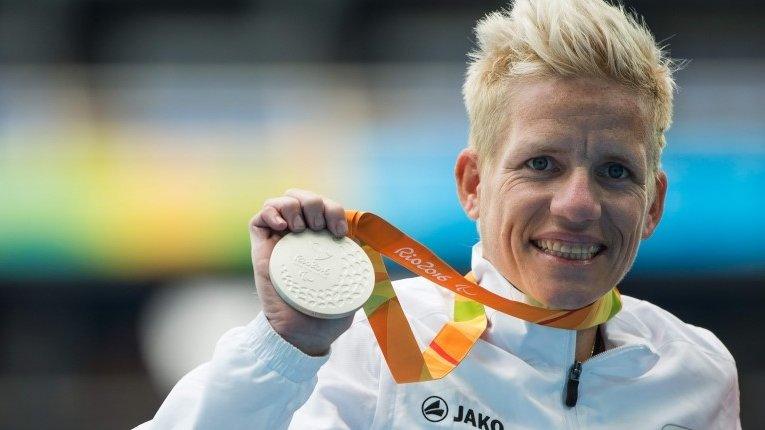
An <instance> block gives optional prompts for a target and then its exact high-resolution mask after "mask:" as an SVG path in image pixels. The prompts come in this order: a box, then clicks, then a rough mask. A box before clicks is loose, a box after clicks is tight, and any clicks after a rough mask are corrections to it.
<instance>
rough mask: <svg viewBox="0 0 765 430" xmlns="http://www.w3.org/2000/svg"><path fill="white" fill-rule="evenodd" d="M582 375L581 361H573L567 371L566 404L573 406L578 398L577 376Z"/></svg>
mask: <svg viewBox="0 0 765 430" xmlns="http://www.w3.org/2000/svg"><path fill="white" fill-rule="evenodd" d="M580 376H582V362H581V361H575V362H574V365H573V366H571V368H570V369H569V371H568V380H567V381H566V406H568V407H569V408H573V407H574V406H576V401H577V400H578V399H579V377H580Z"/></svg>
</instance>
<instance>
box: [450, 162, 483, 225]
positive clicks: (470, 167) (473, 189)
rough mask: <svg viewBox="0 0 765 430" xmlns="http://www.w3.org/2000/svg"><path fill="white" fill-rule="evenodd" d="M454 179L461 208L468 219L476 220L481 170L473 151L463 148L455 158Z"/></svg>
mask: <svg viewBox="0 0 765 430" xmlns="http://www.w3.org/2000/svg"><path fill="white" fill-rule="evenodd" d="M454 177H455V180H456V182H457V195H458V196H459V198H460V204H462V208H463V209H464V210H465V213H466V214H467V216H468V218H470V219H472V220H477V219H478V212H479V210H478V198H479V193H478V191H479V189H478V188H479V186H480V184H481V170H480V168H479V166H478V154H476V152H475V150H473V149H471V148H465V149H463V150H462V152H460V155H458V156H457V164H456V165H455V166H454Z"/></svg>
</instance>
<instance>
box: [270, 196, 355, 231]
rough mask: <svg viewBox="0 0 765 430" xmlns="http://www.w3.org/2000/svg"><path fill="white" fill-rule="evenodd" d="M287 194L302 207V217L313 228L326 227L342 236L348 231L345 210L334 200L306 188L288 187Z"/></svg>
mask: <svg viewBox="0 0 765 430" xmlns="http://www.w3.org/2000/svg"><path fill="white" fill-rule="evenodd" d="M285 194H286V195H287V196H289V197H292V198H294V199H296V200H297V201H298V202H299V203H300V207H301V208H302V213H303V217H304V218H305V220H306V222H307V223H308V226H309V227H310V228H311V229H313V230H321V229H323V228H327V229H328V230H329V231H330V232H331V233H332V234H334V235H335V236H338V237H340V236H344V235H345V234H346V233H347V232H348V224H347V223H346V221H345V210H344V209H343V207H342V206H341V205H340V204H338V203H337V202H335V201H334V200H331V199H328V198H326V197H321V196H320V195H318V194H315V193H312V192H310V191H306V190H300V189H294V188H293V189H289V190H287V192H286V193H285Z"/></svg>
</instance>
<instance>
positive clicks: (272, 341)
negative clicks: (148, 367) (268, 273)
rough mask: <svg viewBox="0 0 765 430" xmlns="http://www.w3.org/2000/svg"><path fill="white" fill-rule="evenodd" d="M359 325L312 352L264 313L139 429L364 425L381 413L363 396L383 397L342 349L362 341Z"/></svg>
mask: <svg viewBox="0 0 765 430" xmlns="http://www.w3.org/2000/svg"><path fill="white" fill-rule="evenodd" d="M357 325H358V324H354V326H352V328H351V330H349V332H346V333H345V334H343V335H342V336H341V337H340V338H339V339H338V340H337V341H336V342H335V344H333V345H332V349H331V352H330V354H328V355H327V356H323V357H311V356H308V355H306V354H304V353H303V352H301V351H300V350H298V349H297V348H295V347H294V346H292V345H291V344H289V343H288V342H287V341H285V340H284V339H282V338H281V336H279V334H278V333H276V332H275V331H274V330H273V328H271V325H270V324H269V323H268V321H267V320H266V318H265V316H264V315H263V314H262V313H261V314H259V315H258V316H257V318H255V319H254V320H253V321H252V322H251V323H250V324H248V325H247V326H245V327H238V328H235V329H232V330H230V331H229V332H227V333H226V334H225V335H223V337H222V338H221V339H220V340H219V341H218V344H217V345H216V347H215V352H214V354H213V358H212V360H211V361H209V362H207V363H205V364H203V365H201V366H199V367H197V368H196V369H194V370H192V371H191V372H190V373H188V374H187V375H186V376H184V377H183V378H182V379H181V380H180V381H179V382H178V384H176V386H175V387H174V388H173V390H172V391H171V392H170V394H169V395H168V397H167V399H165V401H164V403H163V404H162V406H160V408H159V410H158V411H157V414H156V415H155V416H154V418H153V419H152V420H151V421H149V422H146V423H144V424H142V425H141V426H139V427H137V429H139V430H154V429H163V430H164V429H221V428H225V429H252V428H269V429H286V428H288V427H289V428H325V427H326V428H364V426H363V425H362V426H360V425H359V423H360V422H371V421H370V420H371V417H370V416H366V414H365V412H362V410H363V411H366V413H369V412H370V410H371V413H372V414H373V413H374V401H373V400H369V401H371V402H372V407H371V409H370V408H358V407H357V403H356V399H364V398H366V399H373V398H376V384H375V387H371V386H368V385H367V384H366V383H367V382H368V380H364V381H362V380H359V379H357V378H354V377H352V376H351V375H354V374H358V373H359V372H364V371H365V370H362V369H354V366H357V365H358V363H354V362H353V361H352V360H349V359H348V355H349V354H343V353H342V352H343V351H345V350H346V348H347V347H348V345H349V344H351V345H352V344H353V343H354V342H353V339H352V338H353V332H359V331H360V330H358V327H357ZM360 349H365V348H358V349H356V350H354V352H357V351H359V350H360ZM350 355H353V353H351V354H350ZM322 366H323V367H322ZM345 366H348V367H347V368H344V367H345ZM319 369H321V371H320V370H319ZM350 399H354V400H352V401H351V400H350ZM296 411H297V413H296ZM306 423H310V425H307V424H306ZM317 423H320V425H321V426H320V427H319V426H317Z"/></svg>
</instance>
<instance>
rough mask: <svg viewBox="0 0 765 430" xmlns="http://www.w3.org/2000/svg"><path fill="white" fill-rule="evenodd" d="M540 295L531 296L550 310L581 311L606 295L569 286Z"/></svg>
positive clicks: (548, 289) (548, 290)
mask: <svg viewBox="0 0 765 430" xmlns="http://www.w3.org/2000/svg"><path fill="white" fill-rule="evenodd" d="M538 293H539V294H531V296H532V297H533V298H534V299H536V300H537V301H538V302H540V303H542V304H543V305H545V306H547V307H548V308H550V309H566V310H570V309H579V308H581V307H584V306H587V305H589V304H590V303H592V302H594V301H596V300H597V299H598V298H600V297H601V296H602V295H603V294H605V293H600V292H593V291H592V290H588V289H584V288H576V287H573V288H572V287H570V286H567V287H566V288H561V289H558V288H545V289H542V290H541V291H540V290H538Z"/></svg>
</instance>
